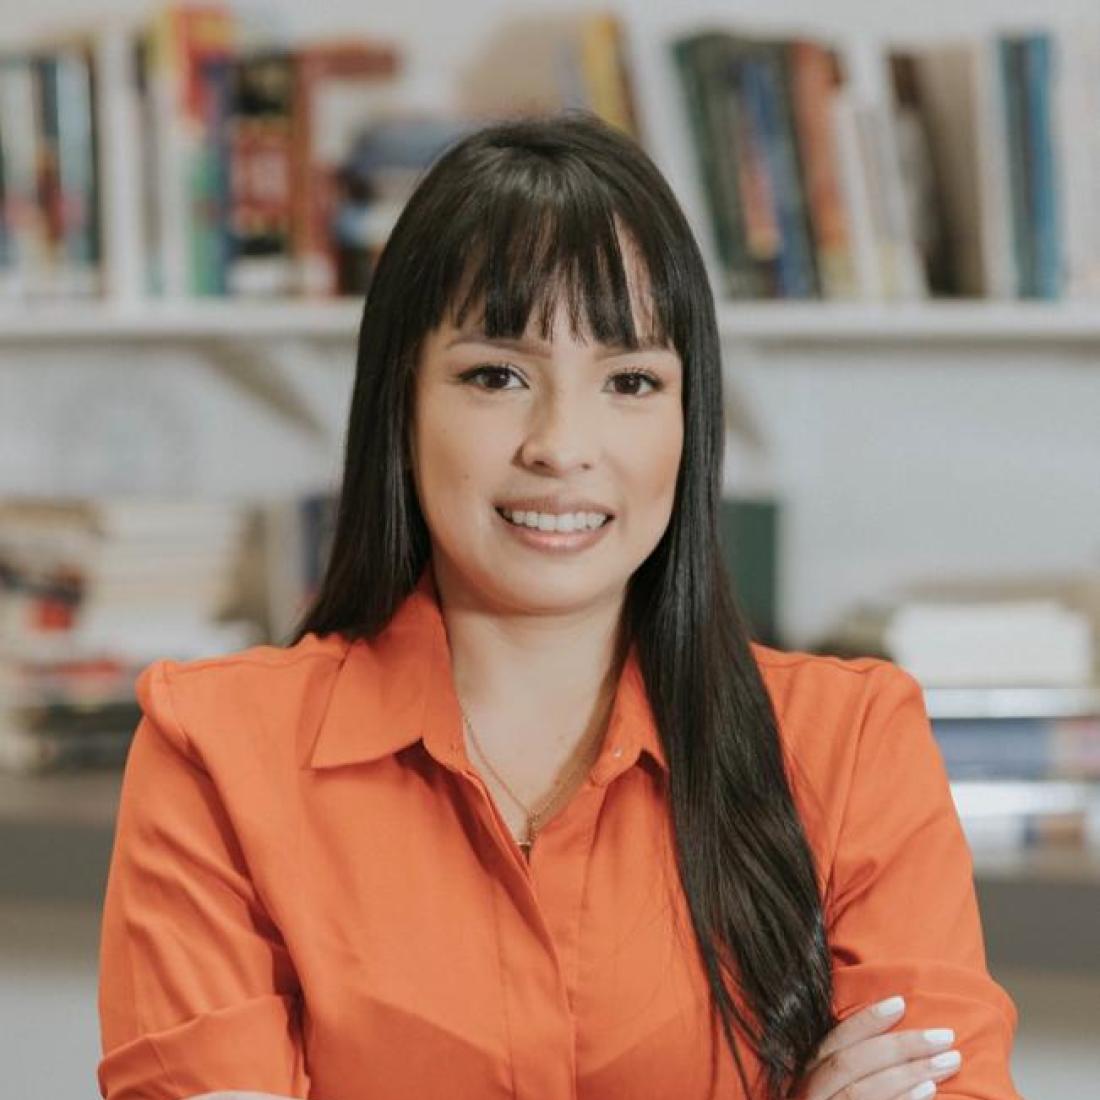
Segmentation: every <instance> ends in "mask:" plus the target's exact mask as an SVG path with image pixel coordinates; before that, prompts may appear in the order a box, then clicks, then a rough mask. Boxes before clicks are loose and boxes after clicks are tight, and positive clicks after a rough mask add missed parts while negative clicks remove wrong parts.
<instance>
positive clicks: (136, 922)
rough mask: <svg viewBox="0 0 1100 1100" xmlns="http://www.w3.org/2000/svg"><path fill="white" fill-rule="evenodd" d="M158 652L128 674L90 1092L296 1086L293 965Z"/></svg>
mask: <svg viewBox="0 0 1100 1100" xmlns="http://www.w3.org/2000/svg"><path fill="white" fill-rule="evenodd" d="M172 665H173V662H168V661H159V662H155V663H154V664H152V665H150V666H149V667H148V668H146V669H145V670H144V671H143V672H142V674H141V676H140V677H139V679H138V685H137V694H138V698H139V701H140V702H141V705H142V711H143V715H142V718H141V720H140V722H139V723H138V726H137V729H136V731H135V733H134V738H133V741H132V744H131V747H130V752H129V756H128V758H127V762H126V770H125V774H124V776H123V783H122V793H121V797H120V802H119V811H118V818H117V825H116V832H115V840H114V848H113V851H112V855H111V863H110V868H109V871H108V877H107V887H106V894H105V898H104V905H103V917H102V928H101V938H100V970H99V1017H100V1032H101V1048H102V1055H103V1057H102V1059H101V1061H100V1063H99V1066H98V1070H97V1078H98V1083H99V1090H100V1095H101V1096H103V1097H105V1098H106V1100H183V1098H184V1097H188V1096H195V1095H200V1094H203V1093H209V1092H216V1091H221V1090H230V1089H235V1090H247V1091H252V1092H265V1093H273V1094H276V1095H282V1096H294V1097H306V1096H307V1095H308V1092H309V1079H308V1075H307V1073H306V1069H305V1064H304V1056H303V1049H302V1042H301V1033H302V1032H301V1019H300V1010H301V991H300V988H299V986H298V982H297V976H296V975H295V972H294V969H293V966H292V964H291V960H290V957H289V954H288V952H287V949H286V946H285V944H284V943H283V941H282V938H281V936H280V934H279V931H278V928H277V927H276V926H275V924H274V923H273V921H272V920H271V919H270V917H269V916H268V914H267V912H266V911H265V909H264V907H263V905H262V904H261V901H260V899H259V898H258V896H257V893H256V890H255V888H254V885H253V883H252V880H251V878H250V876H249V872H248V867H247V865H246V861H245V858H244V855H243V853H242V850H241V847H240V844H239V842H238V840H237V837H236V835H235V833H234V830H233V828H232V824H231V821H230V818H229V815H228V813H227V812H226V809H225V807H224V805H223V803H222V800H221V798H220V797H219V793H218V790H217V788H216V786H215V784H214V782H213V780H212V779H211V776H210V775H209V773H208V771H207V770H206V768H205V767H204V766H203V762H202V759H201V756H200V754H199V753H198V752H197V751H196V749H195V747H194V745H193V744H192V743H191V741H190V740H189V738H188V736H187V733H186V731H185V730H184V729H183V727H182V725H181V723H180V722H179V721H178V720H177V716H176V710H175V708H174V706H173V700H172V683H171V667H172Z"/></svg>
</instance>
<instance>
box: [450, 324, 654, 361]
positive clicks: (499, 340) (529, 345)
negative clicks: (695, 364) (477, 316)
mask: <svg viewBox="0 0 1100 1100" xmlns="http://www.w3.org/2000/svg"><path fill="white" fill-rule="evenodd" d="M459 344H489V345H492V346H493V347H499V348H506V349H508V350H511V351H521V352H527V353H529V354H531V355H544V356H546V355H549V353H550V348H551V345H550V344H549V343H547V342H545V341H543V340H536V339H531V338H530V337H522V338H519V339H515V338H511V337H506V336H497V337H489V336H486V334H485V332H484V330H482V329H467V330H464V331H462V332H460V333H458V335H457V336H455V337H453V338H452V339H451V340H449V341H448V343H447V345H446V347H447V348H448V349H449V348H453V347H456V346H457V345H459ZM606 346H607V347H609V348H610V349H611V350H609V351H606V352H604V353H603V354H601V356H600V358H601V359H609V358H611V357H613V356H617V355H635V354H638V353H639V352H650V351H664V352H673V349H672V348H671V347H669V346H668V345H666V344H655V343H650V344H639V345H638V347H637V348H628V347H626V346H625V345H623V344H609V345H606Z"/></svg>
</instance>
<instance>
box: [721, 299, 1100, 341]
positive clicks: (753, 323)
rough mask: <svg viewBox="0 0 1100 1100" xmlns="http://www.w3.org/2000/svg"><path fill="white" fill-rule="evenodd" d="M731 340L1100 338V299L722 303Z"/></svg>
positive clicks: (723, 319) (723, 327)
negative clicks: (892, 302)
mask: <svg viewBox="0 0 1100 1100" xmlns="http://www.w3.org/2000/svg"><path fill="white" fill-rule="evenodd" d="M719 327H720V328H721V330H722V333H723V336H725V337H726V338H727V339H729V340H747V341H750V342H752V343H758V344H799V343H812V344H821V343H851V342H855V343H864V342H866V343H872V342H875V343H895V342H901V341H919V342H922V343H929V342H931V343H947V344H951V343H968V342H977V343H983V344H995V343H1004V342H1012V343H1017V342H1019V341H1026V342H1036V343H1058V342H1081V341H1085V342H1091V341H1100V301H1097V302H1088V301H1073V302H1070V301H1065V302H1040V301H1005V302H1000V301H997V302H993V301H980V300H973V299H972V300H955V301H947V300H938V301H931V302H912V303H896V304H887V303H855V302H853V303H846V302H751V303H740V302H738V303H723V304H722V305H721V306H720V308H719Z"/></svg>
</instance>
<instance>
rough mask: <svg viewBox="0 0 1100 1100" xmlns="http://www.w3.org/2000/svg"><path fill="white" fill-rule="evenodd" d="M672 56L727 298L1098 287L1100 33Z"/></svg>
mask: <svg viewBox="0 0 1100 1100" xmlns="http://www.w3.org/2000/svg"><path fill="white" fill-rule="evenodd" d="M671 50H672V56H673V58H674V61H675V66H676V69H677V72H678V74H679V78H680V83H681V86H682V92H683V97H684V103H685V105H686V109H687V118H688V121H689V123H690V128H691V132H692V136H693V139H694V145H695V149H696V159H697V164H698V170H699V176H700V179H701V183H702V186H703V191H704V194H705V198H706V201H707V207H708V211H709V218H710V223H711V227H712V230H713V237H714V242H715V246H716V251H717V255H718V259H719V261H720V264H721V271H722V278H723V281H724V288H723V289H724V290H725V292H726V293H727V294H728V295H729V296H730V297H732V298H738V299H760V298H807V299H813V298H822V299H849V300H852V299H860V300H916V299H923V298H928V297H933V296H936V297H987V298H998V299H1012V298H1041V299H1055V298H1062V297H1081V296H1094V295H1095V294H1096V292H1097V291H1098V290H1100V214H1098V213H1097V212H1096V209H1095V203H1094V202H1093V198H1092V196H1093V195H1094V194H1095V190H1096V187H1097V184H1098V182H1100V141H1098V140H1097V138H1096V136H1095V135H1094V133H1093V131H1094V129H1095V127H1094V119H1095V117H1096V111H1097V107H1098V105H1100V92H1098V91H1097V90H1096V84H1097V75H1098V73H1100V27H1094V26H1081V27H1074V28H1072V29H1070V30H1064V31H1054V30H1051V31H1036V32H1034V33H1027V34H1023V33H992V34H989V35H987V36H985V37H980V38H977V37H976V38H971V39H965V40H961V39H951V40H943V41H940V42H931V43H929V42H925V43H923V44H921V45H919V46H914V45H908V44H902V43H894V44H891V43H886V44H882V45H879V44H877V43H873V42H871V41H870V40H867V39H853V40H851V41H850V42H848V43H846V44H845V45H844V46H841V45H839V44H837V43H835V42H832V41H826V40H824V39H816V38H813V37H810V36H805V35H803V36H797V37H790V38H782V37H775V36H770V35H752V34H745V33H734V32H732V31H730V30H725V29H707V30H700V31H697V32H695V33H692V34H688V35H684V36H681V37H679V38H677V39H675V40H674V41H673V42H672V43H671Z"/></svg>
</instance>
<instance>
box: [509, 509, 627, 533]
mask: <svg viewBox="0 0 1100 1100" xmlns="http://www.w3.org/2000/svg"><path fill="white" fill-rule="evenodd" d="M500 511H501V514H502V515H503V516H504V518H505V519H507V520H508V521H509V522H510V523H514V524H516V525H517V526H520V527H532V528H534V529H536V530H539V531H587V530H591V529H593V528H596V527H602V526H603V525H604V523H606V522H607V520H608V518H609V517H607V516H605V515H604V514H603V513H602V512H566V513H564V514H563V515H560V516H555V515H552V514H551V513H549V512H524V511H517V512H512V511H509V510H508V509H507V508H501V509H500Z"/></svg>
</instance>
